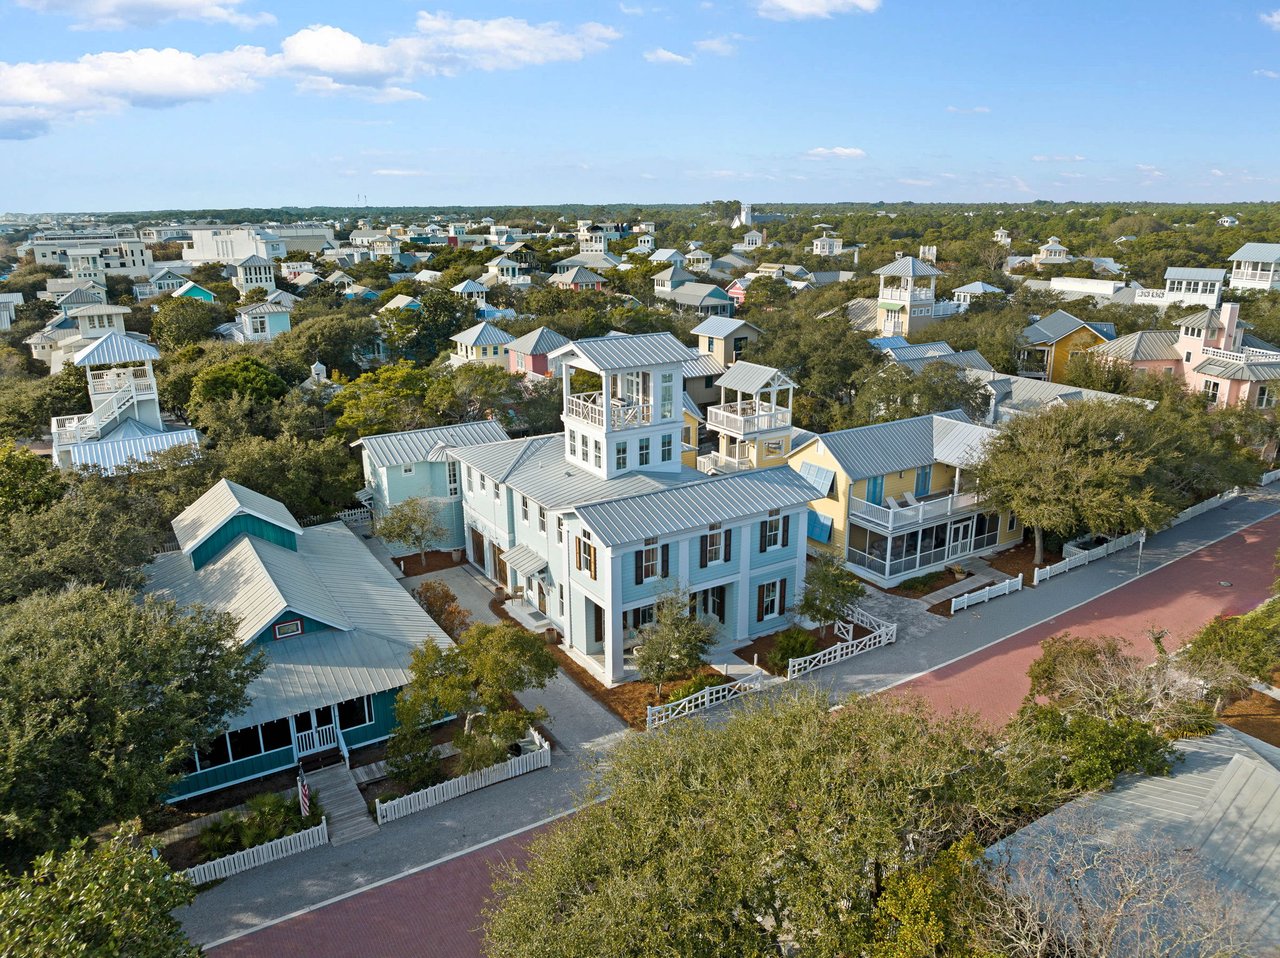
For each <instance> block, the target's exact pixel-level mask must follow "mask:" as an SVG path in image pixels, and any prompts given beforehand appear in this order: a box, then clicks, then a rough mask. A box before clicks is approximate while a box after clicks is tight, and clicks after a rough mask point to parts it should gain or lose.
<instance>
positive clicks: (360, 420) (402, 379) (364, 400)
mask: <svg viewBox="0 0 1280 958" xmlns="http://www.w3.org/2000/svg"><path fill="white" fill-rule="evenodd" d="M437 375H438V374H437V373H436V372H434V371H432V370H427V369H423V368H421V367H419V366H415V365H414V364H413V363H410V362H407V361H404V360H401V361H400V362H395V363H389V364H387V365H386V366H380V367H379V368H377V369H374V370H371V371H369V372H367V373H364V374H363V375H361V376H360V377H358V378H357V379H355V380H354V381H353V382H350V383H348V384H347V385H346V387H345V388H344V389H343V390H342V392H340V393H338V395H337V396H335V397H334V400H333V403H332V408H333V409H334V410H336V411H337V412H338V414H339V415H338V423H337V425H338V428H339V429H342V430H344V431H345V432H346V433H347V434H348V435H352V436H372V435H376V434H378V433H383V432H400V431H402V430H405V429H421V428H423V427H425V426H431V425H437V422H436V421H435V418H434V416H432V415H431V414H430V413H429V412H428V410H427V408H426V399H427V391H428V389H430V387H431V384H432V383H433V382H434V381H435V379H436V377H437Z"/></svg>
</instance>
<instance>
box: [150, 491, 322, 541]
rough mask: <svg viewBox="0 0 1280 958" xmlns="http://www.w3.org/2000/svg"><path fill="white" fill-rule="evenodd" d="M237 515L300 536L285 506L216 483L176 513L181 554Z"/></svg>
mask: <svg viewBox="0 0 1280 958" xmlns="http://www.w3.org/2000/svg"><path fill="white" fill-rule="evenodd" d="M239 513H245V514H246V515H251V516H257V517H258V518H259V519H262V520H264V521H266V522H270V523H272V524H273V525H277V526H280V527H281V528H282V529H288V530H289V531H291V532H294V533H296V534H297V535H302V526H300V525H298V522H297V520H296V519H294V518H293V515H292V513H290V512H289V510H288V509H286V508H285V507H284V503H282V502H278V501H276V500H275V499H272V498H270V497H269V496H264V495H263V494H262V493H260V492H254V491H253V490H252V489H248V488H246V487H244V486H242V485H240V484H239V483H235V482H232V481H231V480H229V479H219V480H218V481H217V482H216V483H214V485H213V486H211V487H210V488H209V489H208V491H206V492H205V493H204V495H202V496H201V497H200V498H199V499H197V500H196V501H195V502H193V503H191V505H189V506H187V508H185V509H183V510H182V512H180V513H178V516H177V518H176V519H174V520H173V523H172V525H173V534H174V536H175V537H176V538H177V540H178V545H180V546H182V550H183V551H184V552H190V551H191V550H192V549H194V548H195V547H196V546H198V545H199V544H200V543H201V542H204V540H205V539H207V538H209V536H211V535H213V533H214V532H216V531H217V530H218V529H219V528H220V527H221V526H222V524H223V523H224V522H226V521H227V520H228V519H230V518H231V517H232V516H234V515H237V514H239Z"/></svg>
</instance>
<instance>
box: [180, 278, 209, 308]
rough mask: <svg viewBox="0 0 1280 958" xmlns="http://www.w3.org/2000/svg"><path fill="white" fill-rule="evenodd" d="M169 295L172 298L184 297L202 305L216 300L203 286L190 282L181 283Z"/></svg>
mask: <svg viewBox="0 0 1280 958" xmlns="http://www.w3.org/2000/svg"><path fill="white" fill-rule="evenodd" d="M169 295H170V296H174V297H184V298H186V299H198V300H200V301H201V302H204V303H212V302H214V301H215V300H216V299H217V298H218V297H216V296H214V295H213V293H211V292H209V291H208V290H207V289H205V288H204V287H203V286H201V285H199V284H198V283H193V282H191V281H190V280H188V281H187V282H186V283H183V284H182V285H181V286H179V287H178V288H177V289H175V290H174V291H173V292H172V293H170V294H169Z"/></svg>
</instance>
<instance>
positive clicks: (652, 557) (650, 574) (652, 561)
mask: <svg viewBox="0 0 1280 958" xmlns="http://www.w3.org/2000/svg"><path fill="white" fill-rule="evenodd" d="M660 555H661V550H660V549H659V547H658V540H657V539H645V540H644V548H643V549H642V550H641V552H640V578H642V579H643V580H644V581H645V582H651V581H653V580H654V579H656V578H658V577H659V573H661V572H662V566H661V565H660V564H659V562H658V557H659V556H660Z"/></svg>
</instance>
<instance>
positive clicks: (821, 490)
mask: <svg viewBox="0 0 1280 958" xmlns="http://www.w3.org/2000/svg"><path fill="white" fill-rule="evenodd" d="M800 475H802V476H804V478H805V479H807V480H809V484H810V485H811V486H813V488H814V489H815V490H817V493H818V495H820V496H829V495H831V484H832V483H833V482H835V481H836V473H835V470H834V469H823V468H822V467H821V466H818V465H814V464H813V463H812V462H802V463H800Z"/></svg>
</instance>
